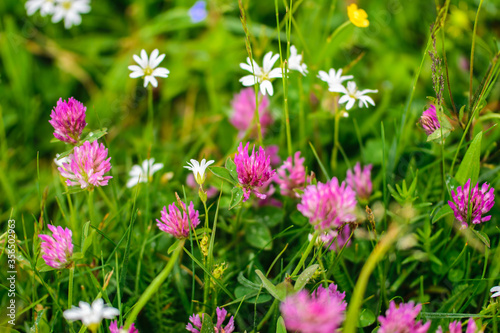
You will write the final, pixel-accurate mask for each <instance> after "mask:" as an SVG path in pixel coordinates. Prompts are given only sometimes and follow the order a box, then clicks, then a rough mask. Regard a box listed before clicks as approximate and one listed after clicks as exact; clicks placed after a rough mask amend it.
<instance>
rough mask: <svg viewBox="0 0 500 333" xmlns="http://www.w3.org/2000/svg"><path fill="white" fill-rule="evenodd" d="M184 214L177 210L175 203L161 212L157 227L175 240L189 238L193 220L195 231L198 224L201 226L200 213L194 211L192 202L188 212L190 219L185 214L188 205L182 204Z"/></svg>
mask: <svg viewBox="0 0 500 333" xmlns="http://www.w3.org/2000/svg"><path fill="white" fill-rule="evenodd" d="M182 208H183V210H182V212H181V211H180V210H179V208H177V206H176V205H175V202H174V203H172V204H171V205H170V206H168V213H167V207H163V210H162V211H161V221H160V220H158V219H157V220H156V222H158V223H157V224H156V225H157V226H158V228H160V230H161V231H165V232H166V233H169V234H171V235H172V236H174V237H175V238H178V239H184V238H187V237H189V221H190V220H191V228H192V229H193V230H194V228H196V226H197V225H198V224H200V219H199V218H198V216H199V215H200V213H199V212H198V211H197V210H195V209H194V204H193V202H192V201H191V203H190V204H189V208H188V212H189V218H188V216H187V214H186V213H185V209H186V204H185V203H184V202H182Z"/></svg>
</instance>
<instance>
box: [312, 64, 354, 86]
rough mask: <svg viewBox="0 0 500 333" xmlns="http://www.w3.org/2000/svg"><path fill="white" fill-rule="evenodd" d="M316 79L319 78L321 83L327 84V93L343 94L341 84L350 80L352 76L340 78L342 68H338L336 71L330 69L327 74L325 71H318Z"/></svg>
mask: <svg viewBox="0 0 500 333" xmlns="http://www.w3.org/2000/svg"><path fill="white" fill-rule="evenodd" d="M318 78H320V80H321V81H325V82H326V83H328V90H329V91H331V92H343V91H344V90H345V88H344V85H343V82H344V81H346V80H352V79H353V78H354V76H352V75H345V76H342V68H340V69H339V70H337V71H336V70H335V69H333V68H330V70H329V71H328V73H327V72H325V71H319V72H318Z"/></svg>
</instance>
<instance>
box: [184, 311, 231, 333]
mask: <svg viewBox="0 0 500 333" xmlns="http://www.w3.org/2000/svg"><path fill="white" fill-rule="evenodd" d="M215 311H216V312H217V323H216V325H215V326H214V331H215V333H233V331H234V317H233V316H231V318H229V322H228V323H227V325H226V326H225V327H222V323H223V322H224V319H226V316H227V311H226V309H220V308H219V307H217V309H216V310H215ZM203 317H204V315H202V318H203ZM189 321H190V322H191V323H188V324H187V325H186V330H188V331H189V332H191V333H200V330H201V325H202V319H201V318H200V315H199V314H197V315H194V314H193V315H192V316H190V317H189ZM193 325H194V326H193Z"/></svg>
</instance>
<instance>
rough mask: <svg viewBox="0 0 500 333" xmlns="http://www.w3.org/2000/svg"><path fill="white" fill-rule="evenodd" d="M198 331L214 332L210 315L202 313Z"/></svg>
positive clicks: (204, 332)
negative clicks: (201, 321)
mask: <svg viewBox="0 0 500 333" xmlns="http://www.w3.org/2000/svg"><path fill="white" fill-rule="evenodd" d="M200 333H215V330H214V323H213V321H212V317H210V316H209V315H208V314H206V313H205V314H203V323H202V324H201V331H200Z"/></svg>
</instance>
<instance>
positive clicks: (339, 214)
mask: <svg viewBox="0 0 500 333" xmlns="http://www.w3.org/2000/svg"><path fill="white" fill-rule="evenodd" d="M356 204H357V201H356V193H354V191H353V190H352V189H351V188H350V187H349V186H346V184H345V183H344V182H342V184H341V185H340V186H339V181H338V179H337V178H335V177H334V178H333V179H332V180H330V181H329V182H327V183H326V184H323V183H318V184H317V185H309V186H307V187H306V189H305V190H304V194H303V195H302V201H301V202H300V203H299V204H298V205H297V209H298V210H299V212H301V213H302V215H304V216H305V217H308V218H309V222H310V223H311V224H313V225H314V226H315V228H316V229H323V230H325V229H336V228H338V227H340V226H342V225H343V224H345V223H348V222H352V221H355V220H356V216H355V215H354V209H355V208H356Z"/></svg>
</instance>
